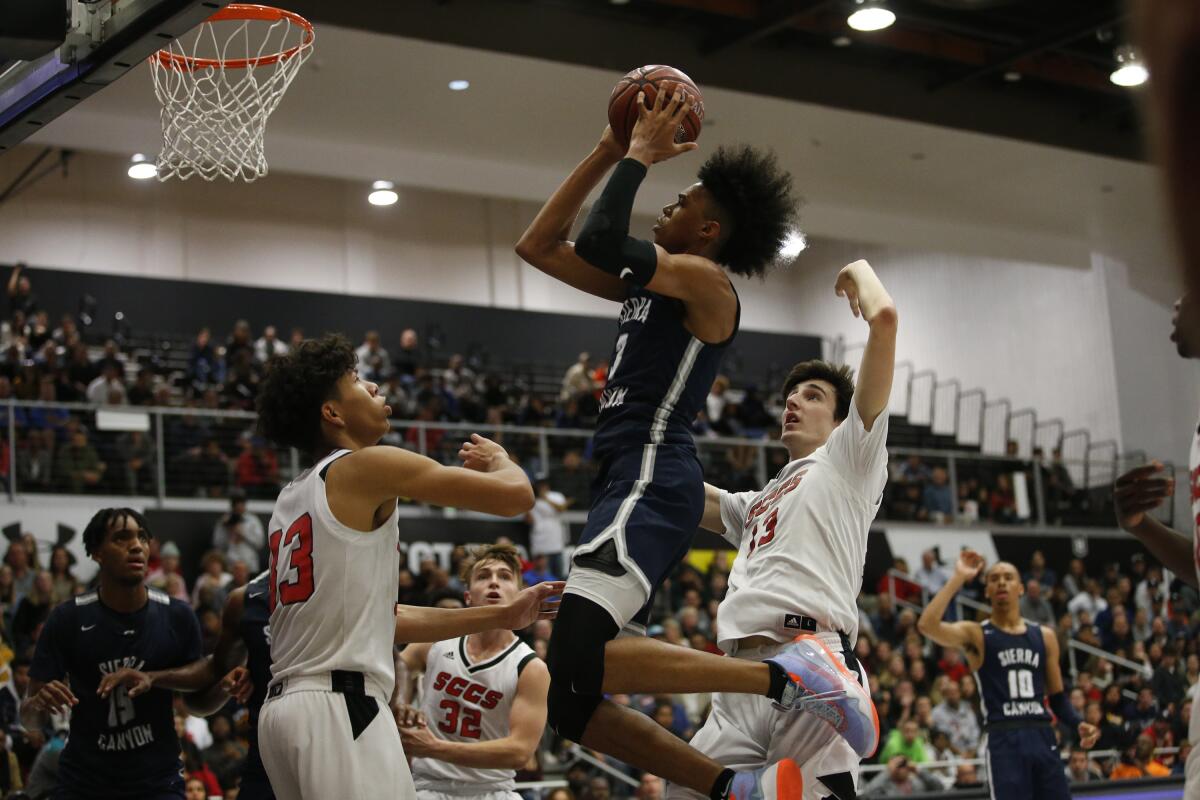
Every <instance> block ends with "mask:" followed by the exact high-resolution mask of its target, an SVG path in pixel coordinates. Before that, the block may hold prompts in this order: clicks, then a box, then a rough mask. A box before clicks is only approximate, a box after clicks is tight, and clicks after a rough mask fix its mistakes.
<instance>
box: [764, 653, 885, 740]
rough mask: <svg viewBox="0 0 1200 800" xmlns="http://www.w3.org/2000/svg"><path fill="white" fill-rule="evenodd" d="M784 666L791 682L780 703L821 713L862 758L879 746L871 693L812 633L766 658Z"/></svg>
mask: <svg viewBox="0 0 1200 800" xmlns="http://www.w3.org/2000/svg"><path fill="white" fill-rule="evenodd" d="M766 661H767V662H768V663H772V664H775V665H777V666H778V667H780V668H781V669H783V671H784V672H785V673H786V674H787V678H788V685H787V686H786V687H785V688H784V691H783V696H782V698H780V701H779V702H780V705H782V706H784V707H785V708H791V709H795V710H798V711H803V712H806V713H808V714H813V715H815V716H817V717H820V718H821V719H823V720H824V721H825V722H827V723H829V725H830V726H832V727H833V729H834V730H835V731H836V732H837V734H838V735H839V736H841V737H842V738H843V739H845V740H846V742H847V743H848V744H849V745H850V746H851V747H853V748H854V752H856V753H858V755H859V756H860V757H861V758H867V757H869V756H871V755H873V754H874V753H875V748H876V747H878V746H879V715H878V714H877V713H876V711H875V704H874V703H873V702H871V696H870V695H869V694H867V690H866V689H864V688H863V686H862V684H860V683H859V682H858V678H857V677H855V675H854V674H853V673H851V672H850V670H848V669H846V667H845V665H844V664H843V663H842V661H841V659H839V658H838V657H837V656H835V655H834V654H833V653H832V652H830V650H829V648H828V647H826V646H825V643H824V642H822V641H821V640H820V639H818V638H817V637H816V636H813V635H811V634H803V635H801V636H797V637H796V638H795V640H793V641H792V643H791V644H789V645H788V646H787V647H785V648H784V649H783V650H782V651H780V652H779V653H777V654H776V655H774V656H772V657H771V658H768V659H766Z"/></svg>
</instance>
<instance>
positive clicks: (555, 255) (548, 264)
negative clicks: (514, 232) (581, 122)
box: [516, 128, 626, 303]
mask: <svg viewBox="0 0 1200 800" xmlns="http://www.w3.org/2000/svg"><path fill="white" fill-rule="evenodd" d="M624 154H625V153H624V151H623V149H622V148H621V146H620V144H618V143H617V140H616V137H614V136H613V132H612V129H611V128H605V129H604V135H603V136H602V137H601V139H600V143H599V144H598V145H596V148H595V149H594V150H593V151H592V152H591V153H590V154H589V155H588V157H587V158H585V159H584V160H583V161H582V162H580V164H579V165H578V166H577V167H575V169H574V170H573V171H572V172H571V174H570V175H568V176H567V179H566V180H565V181H563V183H562V185H561V186H559V187H558V189H556V190H555V192H554V194H552V195H551V196H550V199H549V200H547V201H546V204H545V205H544V206H542V210H541V211H539V212H538V214H537V216H536V217H534V219H533V222H532V223H530V225H529V227H528V228H527V229H526V231H525V233H523V234H522V235H521V238H520V240H519V241H518V242H517V247H516V251H517V255H519V256H520V257H521V258H522V259H523V260H524V261H526V262H527V263H529V264H530V265H531V266H533V267H536V268H537V269H539V270H541V271H542V272H544V273H546V274H547V275H549V276H550V277H552V278H557V279H558V280H560V281H562V282H563V283H566V284H568V285H570V286H574V287H575V288H576V289H579V290H581V291H584V292H587V293H588V294H591V295H595V296H596V297H602V298H604V299H605V300H613V301H616V302H618V303H619V302H622V301H623V300H624V299H625V295H626V287H625V282H624V281H622V280H621V279H620V278H618V277H616V276H615V275H609V274H607V273H605V272H603V271H601V270H599V269H596V268H595V267H593V266H592V265H591V264H589V263H587V262H586V261H584V260H583V259H582V258H580V257H579V256H578V255H576V253H575V245H574V244H573V243H572V242H570V241H569V237H570V235H571V226H572V225H573V224H574V223H575V218H576V217H578V216H579V208H580V206H582V205H583V201H584V200H586V199H587V196H588V194H589V193H590V192H591V191H592V189H594V188H596V184H598V183H600V180H601V179H602V178H603V177H604V176H605V174H606V173H607V172H608V171H609V170H610V169H612V166H613V165H614V164H616V163H617V162H618V161H620V160H621V157H622V156H623V155H624Z"/></svg>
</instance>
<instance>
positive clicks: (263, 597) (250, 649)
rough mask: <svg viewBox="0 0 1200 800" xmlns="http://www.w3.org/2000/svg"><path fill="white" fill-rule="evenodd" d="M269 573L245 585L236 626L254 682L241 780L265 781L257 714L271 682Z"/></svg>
mask: <svg viewBox="0 0 1200 800" xmlns="http://www.w3.org/2000/svg"><path fill="white" fill-rule="evenodd" d="M270 585H271V582H270V573H269V572H264V573H263V574H261V575H259V576H258V577H257V578H255V579H254V580H252V581H250V583H248V584H247V585H246V598H245V602H244V603H243V605H242V621H241V624H240V625H239V627H238V633H240V634H241V637H242V641H243V642H245V643H246V668H247V669H249V670H250V680H251V681H252V682H253V683H254V693H253V694H251V695H250V700H249V701H248V702H247V703H246V708H247V710H248V711H249V712H250V735H249V737H248V738H249V740H250V749H249V751H248V752H247V753H246V766H245V769H244V771H243V773H242V777H243V779H245V778H246V777H248V776H250V775H256V776H259V777H262V778H264V779H265V778H266V774H267V773H266V770H265V769H264V768H263V763H262V755H260V754H259V751H258V715H259V713H260V712H261V711H262V706H263V701H265V700H266V699H267V686H268V685H270V683H271V628H270V624H271V610H270V608H269V607H268V604H267V592H268V590H269V588H270Z"/></svg>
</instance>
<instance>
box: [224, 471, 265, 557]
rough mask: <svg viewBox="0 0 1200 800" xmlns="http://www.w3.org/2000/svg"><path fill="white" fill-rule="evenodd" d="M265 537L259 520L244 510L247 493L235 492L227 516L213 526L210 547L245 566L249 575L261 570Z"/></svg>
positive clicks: (231, 496) (230, 500)
mask: <svg viewBox="0 0 1200 800" xmlns="http://www.w3.org/2000/svg"><path fill="white" fill-rule="evenodd" d="M266 543H267V536H266V532H265V531H264V530H263V524H262V521H261V520H259V518H258V517H257V516H256V515H255V514H251V513H249V512H248V511H247V510H246V494H245V492H242V491H239V490H237V489H234V490H232V491H231V492H230V493H229V513H228V514H226V515H224V516H222V517H221V518H220V519H219V520H217V524H216V525H215V526H214V527H213V547H214V548H216V549H217V550H219V551H220V552H222V553H224V554H225V558H226V559H227V560H228V561H229V562H230V563H233V562H235V561H241V562H243V563H245V565H246V566H247V568H248V569H249V570H250V572H251V573H253V574H257V573H258V571H259V569H260V566H259V565H260V563H261V560H260V556H259V554H260V553H261V552H262V550H263V548H264V547H265V546H266Z"/></svg>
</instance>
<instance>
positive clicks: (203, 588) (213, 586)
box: [192, 550, 233, 612]
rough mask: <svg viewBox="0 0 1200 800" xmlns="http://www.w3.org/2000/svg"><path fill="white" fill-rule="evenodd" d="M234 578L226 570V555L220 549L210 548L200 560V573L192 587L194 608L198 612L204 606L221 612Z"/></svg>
mask: <svg viewBox="0 0 1200 800" xmlns="http://www.w3.org/2000/svg"><path fill="white" fill-rule="evenodd" d="M232 580H233V575H231V574H229V573H228V572H226V571H225V556H224V555H223V554H222V553H221V551H220V550H209V551H208V552H207V553H205V554H204V557H203V558H202V559H201V560H200V575H199V576H198V577H197V578H196V583H195V585H194V586H193V587H192V608H194V609H195V610H196V611H197V612H199V611H200V610H201V609H203V608H211V609H212V610H214V611H217V612H219V611H220V610H221V608H222V607H223V606H224V605H225V595H226V593H227V587H228V586H229V584H230V582H231V581H232Z"/></svg>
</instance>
